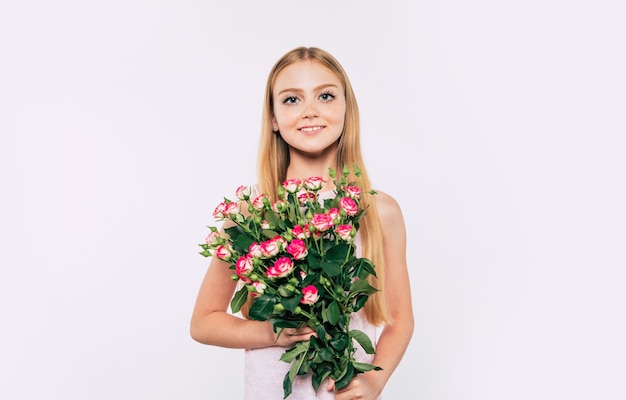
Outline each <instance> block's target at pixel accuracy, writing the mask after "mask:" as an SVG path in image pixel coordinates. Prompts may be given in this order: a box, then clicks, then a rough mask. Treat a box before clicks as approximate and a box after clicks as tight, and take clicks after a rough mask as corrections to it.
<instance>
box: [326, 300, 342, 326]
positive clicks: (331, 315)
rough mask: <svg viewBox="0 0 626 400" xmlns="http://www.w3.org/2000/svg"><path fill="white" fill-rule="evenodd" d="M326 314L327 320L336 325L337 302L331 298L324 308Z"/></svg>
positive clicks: (337, 315)
mask: <svg viewBox="0 0 626 400" xmlns="http://www.w3.org/2000/svg"><path fill="white" fill-rule="evenodd" d="M326 314H327V316H328V322H330V323H331V324H332V325H337V322H338V321H339V303H337V302H336V301H334V300H333V301H332V302H331V303H330V304H329V305H328V308H327V309H326Z"/></svg>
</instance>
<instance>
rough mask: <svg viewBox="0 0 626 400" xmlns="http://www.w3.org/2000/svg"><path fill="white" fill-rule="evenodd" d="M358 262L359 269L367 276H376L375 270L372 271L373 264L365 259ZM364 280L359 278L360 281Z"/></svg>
mask: <svg viewBox="0 0 626 400" xmlns="http://www.w3.org/2000/svg"><path fill="white" fill-rule="evenodd" d="M360 261H361V265H360V268H362V269H363V271H365V272H367V273H368V274H369V275H374V276H376V270H375V269H374V264H372V262H371V261H370V260H368V259H367V258H361V259H360ZM359 278H361V276H360V275H359ZM364 278H365V277H364ZM364 278H361V279H364Z"/></svg>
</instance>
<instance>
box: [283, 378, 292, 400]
mask: <svg viewBox="0 0 626 400" xmlns="http://www.w3.org/2000/svg"><path fill="white" fill-rule="evenodd" d="M292 390H293V381H292V380H291V376H290V375H289V374H288V373H287V374H285V378H284V379H283V393H284V397H283V399H286V398H287V397H289V395H290V394H291V392H292Z"/></svg>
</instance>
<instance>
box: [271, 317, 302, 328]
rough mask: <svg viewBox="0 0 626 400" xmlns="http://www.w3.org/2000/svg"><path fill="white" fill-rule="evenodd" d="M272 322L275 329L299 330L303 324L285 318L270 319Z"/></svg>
mask: <svg viewBox="0 0 626 400" xmlns="http://www.w3.org/2000/svg"><path fill="white" fill-rule="evenodd" d="M270 322H271V323H272V326H273V327H274V328H297V327H298V326H300V324H301V322H298V321H290V320H288V319H284V318H275V317H272V318H270Z"/></svg>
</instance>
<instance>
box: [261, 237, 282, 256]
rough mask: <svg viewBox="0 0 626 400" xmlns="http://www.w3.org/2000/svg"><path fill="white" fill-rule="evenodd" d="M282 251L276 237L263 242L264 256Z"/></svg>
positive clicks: (262, 251)
mask: <svg viewBox="0 0 626 400" xmlns="http://www.w3.org/2000/svg"><path fill="white" fill-rule="evenodd" d="M279 251H280V244H279V243H277V242H276V241H275V240H274V239H270V240H266V241H264V242H262V243H261V254H262V256H263V257H266V258H269V257H274V256H275V255H276V254H278V252H279Z"/></svg>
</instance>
